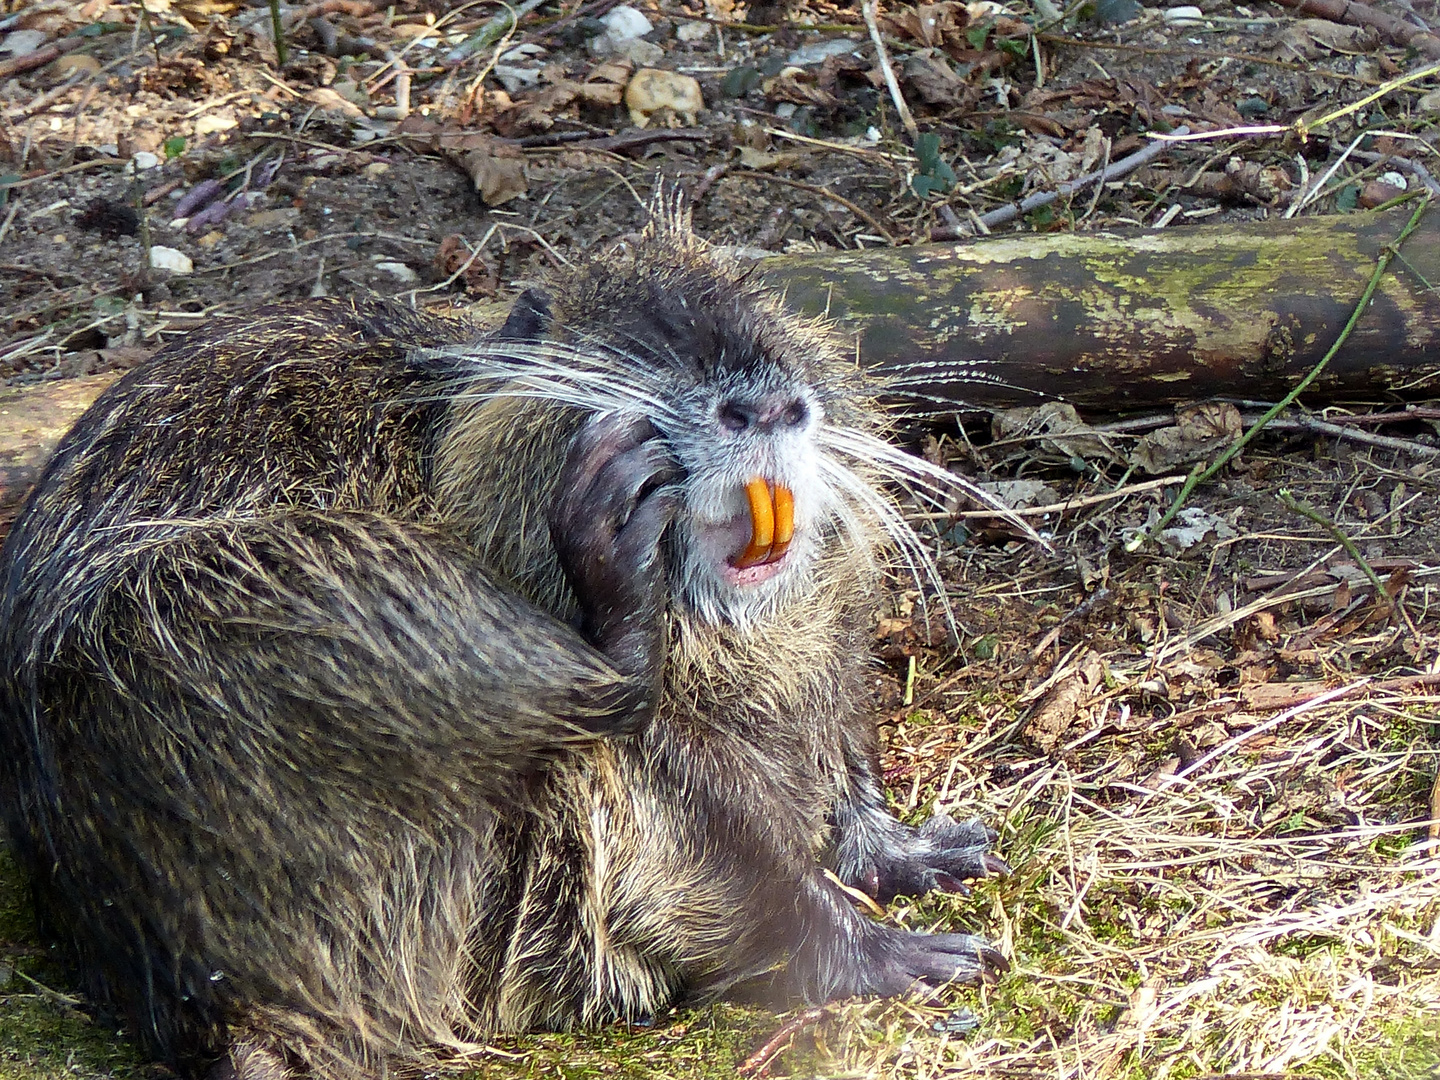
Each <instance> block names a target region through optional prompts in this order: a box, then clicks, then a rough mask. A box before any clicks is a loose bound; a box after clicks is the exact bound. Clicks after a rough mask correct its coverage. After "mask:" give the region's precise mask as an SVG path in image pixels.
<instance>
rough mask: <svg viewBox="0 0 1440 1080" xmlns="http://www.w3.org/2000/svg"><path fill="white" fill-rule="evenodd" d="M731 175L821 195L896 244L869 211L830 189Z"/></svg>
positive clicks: (738, 172)
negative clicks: (766, 181)
mask: <svg viewBox="0 0 1440 1080" xmlns="http://www.w3.org/2000/svg"><path fill="white" fill-rule="evenodd" d="M729 175H730V176H745V177H749V178H750V179H752V180H768V181H769V182H770V183H772V184H782V185H784V186H785V187H792V188H796V189H798V190H800V191H808V192H810V193H811V194H812V195H819V196H822V197H823V198H826V199H830V200H831V201H832V202H837V203H839V204H840V205H841V206H843V207H845V208H846V209H847V210H849V211H850V212H851V213H852V214H854V215H855V216H856V217H858V218H859V219H860V220H861V221H863V222H865V224H866V225H869V226H870V228H872V229H874V230H875V232H876V233H878V234H879V235H880V236H882V237H884V238H885V242H886V243H887V244H893V243H894V242H895V237H893V236H892V235H890V232H889V230H887V229H886V228H885V226H884V225H881V224H880V222H878V221H876V220H875V218H874V217H873V216H872V215H871V214H870V213H869V212H868V211H866V210H863V209H861V208H860V207H858V206H856V205H855V204H854V203H853V202H851V201H850V200H849V199H847V198H845V196H843V195H836V194H835V192H833V191H831V190H830V189H829V188H823V187H820V186H818V185H816V184H806V183H802V182H801V181H799V180H789V179H786V178H785V177H783V176H771V175H770V174H769V173H763V172H757V171H755V170H754V169H735V170H732V171H731V172H730V173H729Z"/></svg>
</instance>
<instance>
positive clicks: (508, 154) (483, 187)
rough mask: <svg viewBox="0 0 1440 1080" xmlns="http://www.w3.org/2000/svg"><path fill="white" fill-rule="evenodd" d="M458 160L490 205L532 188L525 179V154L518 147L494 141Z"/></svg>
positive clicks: (499, 204)
mask: <svg viewBox="0 0 1440 1080" xmlns="http://www.w3.org/2000/svg"><path fill="white" fill-rule="evenodd" d="M458 160H459V164H460V167H461V168H462V169H464V170H465V172H466V174H468V175H469V177H470V179H471V181H473V182H474V184H475V190H476V191H478V192H479V193H480V199H481V201H482V202H484V203H485V205H486V206H501V205H503V204H505V203H507V202H509V201H510V200H511V199H514V198H516V197H517V196H520V195H524V194H525V192H527V191H529V190H530V185H529V183H528V182H527V181H526V178H525V156H524V154H522V153H521V152H520V149H519V148H518V147H515V146H507V145H506V144H504V143H501V142H497V141H494V140H490V141H488V142H487V143H486V145H484V146H482V147H479V148H477V149H474V150H467V151H465V152H464V153H463V154H462V155H460V156H459V159H458Z"/></svg>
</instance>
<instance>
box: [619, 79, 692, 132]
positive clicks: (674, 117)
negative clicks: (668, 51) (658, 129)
mask: <svg viewBox="0 0 1440 1080" xmlns="http://www.w3.org/2000/svg"><path fill="white" fill-rule="evenodd" d="M625 106H626V108H628V109H629V110H630V121H631V123H633V124H634V125H635V126H636V127H641V128H643V127H646V126H648V125H649V124H650V122H651V120H653V119H661V120H663V121H664V122H665V123H667V124H669V126H670V127H677V126H679V125H680V124H685V125H687V126H688V125H691V124H694V123H695V120H696V117H697V116H699V114H700V110H701V109H703V108H705V97H704V95H703V94H701V92H700V84H699V83H698V82H696V81H695V80H694V79H693V78H691V77H690V76H689V75H680V74H678V73H676V72H674V71H660V70H657V69H656V68H641V69H640V70H639V71H637V72H635V76H634V78H632V79H631V80H630V84H629V85H628V86H626V87H625Z"/></svg>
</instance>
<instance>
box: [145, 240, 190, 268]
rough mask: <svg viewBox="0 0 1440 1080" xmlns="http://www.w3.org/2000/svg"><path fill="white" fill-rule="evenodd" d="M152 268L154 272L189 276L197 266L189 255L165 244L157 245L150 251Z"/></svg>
mask: <svg viewBox="0 0 1440 1080" xmlns="http://www.w3.org/2000/svg"><path fill="white" fill-rule="evenodd" d="M150 266H151V268H152V269H154V270H168V271H170V273H172V274H189V273H193V272H194V270H195V264H194V263H193V262H192V261H191V260H190V256H189V255H186V254H185V253H184V252H183V251H177V250H176V249H175V248H172V247H165V246H164V245H163V244H156V245H155V246H154V247H152V248H151V249H150Z"/></svg>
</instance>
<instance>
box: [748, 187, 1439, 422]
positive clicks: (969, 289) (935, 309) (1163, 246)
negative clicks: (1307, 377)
mask: <svg viewBox="0 0 1440 1080" xmlns="http://www.w3.org/2000/svg"><path fill="white" fill-rule="evenodd" d="M1408 216H1409V215H1408V212H1405V211H1401V212H1399V213H1386V214H1345V215H1339V216H1334V217H1321V218H1304V219H1298V220H1291V221H1263V222H1254V223H1250V224H1246V225H1217V226H1203V225H1197V226H1189V227H1184V228H1178V229H1166V230H1162V231H1159V232H1149V231H1147V232H1132V233H1128V234H1125V235H1119V234H1113V233H1084V234H1079V233H1075V234H1052V235H1048V236H1006V237H1000V238H995V239H988V240H981V241H973V242H971V243H967V244H927V245H923V246H918V247H911V248H876V249H871V250H868V251H861V252H845V253H843V254H825V255H807V256H799V257H793V258H785V259H776V260H774V261H773V262H766V263H765V264H763V268H762V270H761V273H762V274H763V276H764V277H765V279H766V280H768V281H770V282H773V283H774V284H776V285H779V286H781V287H783V288H784V289H785V290H786V294H787V296H788V298H789V300H790V301H791V303H792V304H795V305H797V306H799V307H800V308H802V309H803V310H806V311H810V312H813V313H816V314H819V313H828V314H829V315H830V317H831V318H833V319H836V320H837V321H838V322H839V323H840V325H841V327H842V328H844V329H845V330H846V331H847V332H849V333H851V334H852V335H854V337H855V339H856V340H857V342H858V348H859V352H860V356H861V357H863V358H864V360H865V361H866V362H867V363H868V364H872V365H875V366H877V367H880V368H884V369H888V370H898V371H900V372H902V374H901V375H900V379H901V380H902V381H903V383H904V385H905V386H906V388H907V389H908V390H909V391H910V392H911V395H910V396H913V404H914V407H915V408H917V409H919V408H923V404H924V403H925V402H930V403H932V404H933V406H934V407H935V408H937V409H939V410H942V411H949V412H953V411H954V410H955V409H956V407H957V405H961V404H969V405H973V406H976V407H989V406H995V405H1006V404H1015V403H1018V402H1033V401H1034V400H1035V398H1036V397H1037V396H1048V397H1058V398H1063V399H1064V400H1067V401H1069V402H1071V403H1072V404H1074V405H1076V406H1079V407H1082V408H1091V409H1096V410H1102V411H1107V412H1118V411H1124V410H1127V409H1138V408H1150V407H1153V406H1156V405H1166V404H1174V403H1176V402H1179V401H1195V400H1198V399H1202V398H1207V397H1212V396H1215V395H1232V396H1236V397H1246V398H1265V399H1275V398H1278V397H1281V396H1283V394H1284V393H1285V392H1286V391H1287V390H1288V389H1289V388H1290V387H1291V386H1293V385H1295V383H1296V382H1297V381H1298V380H1299V379H1300V378H1301V376H1303V375H1304V374H1305V373H1306V372H1308V371H1309V370H1310V369H1311V368H1313V367H1314V366H1315V364H1316V363H1317V362H1318V361H1319V360H1320V358H1321V357H1322V356H1323V355H1324V354H1325V351H1326V350H1327V349H1329V348H1330V346H1331V345H1332V344H1333V343H1334V341H1335V338H1336V337H1337V336H1338V334H1339V331H1340V329H1341V327H1343V326H1344V325H1345V322H1346V321H1347V320H1348V319H1349V317H1350V315H1351V313H1352V312H1353V310H1354V307H1355V304H1356V302H1357V301H1358V300H1359V298H1360V294H1361V293H1362V292H1363V291H1364V289H1365V284H1366V282H1367V281H1368V280H1369V278H1370V275H1371V272H1372V271H1373V270H1374V268H1375V260H1376V258H1377V256H1378V255H1379V253H1380V251H1381V249H1382V248H1384V247H1385V246H1386V245H1388V244H1390V243H1391V242H1392V241H1393V240H1394V239H1395V237H1396V235H1397V234H1398V233H1399V232H1400V229H1401V227H1402V226H1403V225H1404V224H1405V222H1406V220H1407V219H1408ZM1403 255H1404V263H1403V264H1397V265H1398V267H1399V268H1398V269H1397V270H1396V272H1395V273H1393V274H1387V275H1386V277H1385V279H1384V281H1383V282H1382V283H1381V285H1380V288H1379V290H1378V291H1377V293H1376V295H1375V299H1374V301H1373V303H1372V304H1371V309H1370V311H1369V312H1367V313H1366V315H1365V316H1364V318H1363V319H1362V320H1361V321H1360V323H1359V325H1357V327H1356V328H1355V331H1354V333H1353V334H1352V335H1351V336H1350V338H1349V340H1348V341H1347V342H1346V344H1345V346H1344V348H1342V349H1341V350H1340V352H1339V353H1338V354H1337V355H1336V357H1335V358H1334V360H1332V361H1331V363H1330V365H1329V367H1328V368H1327V370H1326V373H1325V374H1324V375H1323V376H1322V377H1321V379H1320V380H1319V381H1318V382H1317V383H1316V384H1315V385H1314V386H1312V387H1311V388H1310V390H1309V391H1308V392H1307V395H1306V399H1307V400H1315V399H1316V398H1324V397H1327V396H1334V395H1336V394H1338V393H1346V392H1365V393H1373V392H1376V391H1400V390H1409V391H1410V393H1412V394H1418V393H1420V392H1421V391H1422V390H1423V388H1424V387H1426V386H1429V387H1432V388H1433V387H1434V386H1436V385H1437V375H1440V296H1437V295H1435V294H1434V293H1432V292H1429V291H1428V290H1427V288H1426V286H1425V284H1424V282H1423V281H1422V280H1421V279H1422V278H1423V279H1424V281H1432V282H1433V281H1437V280H1440V277H1437V275H1440V214H1437V213H1435V212H1433V211H1432V212H1430V213H1427V214H1426V216H1425V218H1424V219H1423V220H1422V221H1421V223H1420V227H1419V229H1418V230H1417V231H1416V232H1415V233H1414V235H1413V236H1411V237H1410V239H1409V240H1408V241H1407V242H1406V244H1405V248H1404V253H1403ZM1406 264H1408V265H1406Z"/></svg>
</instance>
